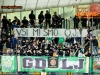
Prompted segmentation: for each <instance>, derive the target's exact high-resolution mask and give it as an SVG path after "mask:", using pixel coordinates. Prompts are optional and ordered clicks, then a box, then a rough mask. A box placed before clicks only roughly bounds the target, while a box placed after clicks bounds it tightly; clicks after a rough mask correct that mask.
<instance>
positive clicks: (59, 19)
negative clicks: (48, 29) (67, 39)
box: [58, 17, 62, 28]
mask: <svg viewBox="0 0 100 75" xmlns="http://www.w3.org/2000/svg"><path fill="white" fill-rule="evenodd" d="M58 28H62V18H61V17H58Z"/></svg>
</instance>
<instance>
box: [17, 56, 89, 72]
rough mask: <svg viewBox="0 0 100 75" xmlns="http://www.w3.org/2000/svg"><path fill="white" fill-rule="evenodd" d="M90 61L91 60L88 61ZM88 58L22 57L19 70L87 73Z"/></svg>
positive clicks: (19, 59) (19, 60) (19, 61)
mask: <svg viewBox="0 0 100 75" xmlns="http://www.w3.org/2000/svg"><path fill="white" fill-rule="evenodd" d="M88 61H89V60H88ZM86 62H87V58H84V57H82V58H79V57H59V58H57V57H34V56H20V57H19V58H18V70H19V71H22V72H41V71H42V70H44V69H45V71H46V72H80V73H87V71H88V70H87V69H88V67H89V64H88V63H86Z"/></svg>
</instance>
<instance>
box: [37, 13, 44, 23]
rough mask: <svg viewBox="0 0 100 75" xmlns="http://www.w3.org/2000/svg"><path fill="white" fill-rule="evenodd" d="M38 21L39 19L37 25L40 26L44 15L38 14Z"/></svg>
mask: <svg viewBox="0 0 100 75" xmlns="http://www.w3.org/2000/svg"><path fill="white" fill-rule="evenodd" d="M38 19H39V24H41V23H42V22H43V20H44V15H43V14H39V15H38Z"/></svg>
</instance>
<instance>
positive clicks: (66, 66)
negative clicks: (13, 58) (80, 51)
mask: <svg viewBox="0 0 100 75" xmlns="http://www.w3.org/2000/svg"><path fill="white" fill-rule="evenodd" d="M34 60H35V61H36V62H35V66H33V64H34V62H33V61H34ZM61 62H62V63H60V62H59V65H58V68H61V69H63V70H73V69H76V70H81V69H84V62H85V60H84V59H83V58H78V60H77V61H74V60H73V61H69V60H68V59H67V58H63V59H61ZM22 67H23V68H33V67H34V68H35V69H45V68H48V65H47V62H46V59H44V58H35V59H32V58H31V57H27V58H23V59H22ZM58 68H57V69H58Z"/></svg>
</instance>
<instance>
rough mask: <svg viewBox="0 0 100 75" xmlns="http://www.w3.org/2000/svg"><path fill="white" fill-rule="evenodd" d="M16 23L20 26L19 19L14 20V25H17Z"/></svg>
mask: <svg viewBox="0 0 100 75" xmlns="http://www.w3.org/2000/svg"><path fill="white" fill-rule="evenodd" d="M15 22H17V25H20V20H19V19H17V20H13V22H12V23H14V24H15Z"/></svg>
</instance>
